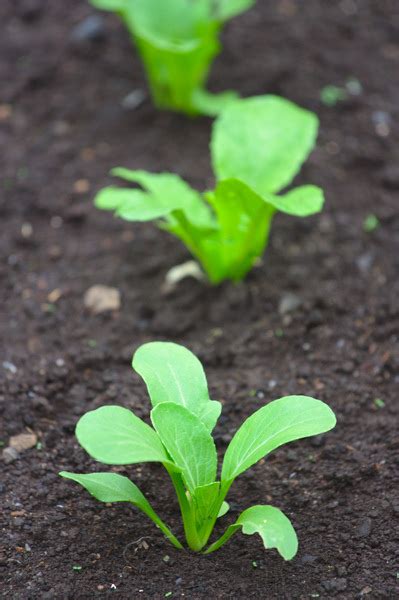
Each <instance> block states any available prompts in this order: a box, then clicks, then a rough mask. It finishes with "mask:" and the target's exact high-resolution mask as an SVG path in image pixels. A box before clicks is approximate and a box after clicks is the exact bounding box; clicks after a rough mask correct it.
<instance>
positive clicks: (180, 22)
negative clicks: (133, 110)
mask: <svg viewBox="0 0 399 600" xmlns="http://www.w3.org/2000/svg"><path fill="white" fill-rule="evenodd" d="M90 2H91V4H93V5H94V6H96V7H97V8H100V9H104V10H109V11H112V12H116V13H117V14H118V15H119V17H120V18H121V19H122V21H123V22H124V24H125V25H126V27H127V29H128V30H129V33H130V35H131V37H132V40H133V42H134V43H135V45H136V47H137V49H138V51H139V53H140V55H141V58H142V61H143V63H144V67H145V70H146V73H147V79H148V84H149V87H150V90H151V94H152V97H153V100H154V103H155V105H156V106H158V107H159V108H166V109H170V110H174V111H178V112H183V113H186V114H188V115H196V114H207V115H210V116H214V115H216V114H217V113H218V112H219V110H220V108H221V107H223V106H224V105H225V104H226V103H228V102H229V101H230V100H231V99H232V98H236V97H237V94H236V93H235V92H223V93H221V94H211V93H209V92H207V91H206V89H205V87H204V86H205V84H206V80H207V77H208V72H209V69H210V66H211V63H212V61H213V59H214V58H215V57H216V55H217V54H219V52H220V49H221V46H220V42H219V35H220V32H221V29H222V27H223V25H224V23H225V22H226V21H228V20H229V19H231V18H232V17H235V16H236V15H238V14H240V13H242V12H244V11H245V10H247V9H248V8H250V7H251V6H252V5H253V4H254V2H255V0H194V1H193V0H90Z"/></svg>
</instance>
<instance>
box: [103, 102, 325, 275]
mask: <svg viewBox="0 0 399 600" xmlns="http://www.w3.org/2000/svg"><path fill="white" fill-rule="evenodd" d="M317 130H318V120H317V117H316V116H315V115H314V114H313V113H311V112H309V111H307V110H304V109H302V108H300V107H298V106H296V105H295V104H293V103H292V102H289V101H288V100H284V99H283V98H279V97H277V96H259V97H255V98H249V99H246V100H236V101H234V102H232V103H231V104H229V106H228V107H226V108H225V109H224V110H223V111H222V113H221V114H220V115H219V117H218V118H217V119H216V121H215V123H214V126H213V131H212V140H211V156H212V165H213V171H214V173H215V179H216V187H215V189H214V190H212V191H206V192H204V193H200V192H198V191H197V190H194V189H193V188H192V187H190V186H189V185H188V184H187V183H186V182H185V181H183V179H181V178H180V177H179V176H178V175H174V174H171V173H148V172H146V171H131V170H129V169H125V168H117V169H113V171H112V173H113V174H114V175H116V176H117V177H120V178H122V179H125V180H126V181H129V182H132V183H135V184H138V185H140V186H141V188H142V189H137V188H136V189H132V188H119V187H114V186H110V187H106V188H104V189H103V190H101V191H100V192H99V193H98V194H97V196H96V198H95V204H96V206H97V207H98V208H100V209H103V210H110V211H113V212H114V214H115V215H116V216H118V217H121V218H122V219H125V220H127V221H152V220H156V222H157V224H158V226H159V227H160V228H161V229H164V230H166V231H169V232H170V233H172V234H173V235H175V236H176V237H178V238H179V239H180V240H181V241H182V242H183V243H184V244H185V245H186V247H187V248H188V250H189V251H190V252H191V254H192V255H193V256H194V257H195V258H196V259H197V260H198V262H199V263H200V264H201V266H202V268H203V270H204V271H205V273H206V275H207V276H208V279H209V281H210V282H211V283H213V284H218V283H220V282H221V281H223V280H226V279H227V280H232V281H240V280H241V279H243V278H244V277H245V275H246V274H247V273H248V271H249V270H250V269H251V268H252V266H253V265H254V263H255V262H256V260H257V259H258V258H259V257H260V256H262V254H263V252H264V249H265V247H266V245H267V242H268V239H269V233H270V228H271V224H272V220H273V217H274V215H275V214H276V212H278V211H280V212H283V213H286V214H288V215H292V216H297V217H307V216H309V215H313V214H315V213H317V212H319V211H320V210H321V209H322V207H323V202H324V197H323V192H322V190H321V189H320V188H318V187H316V186H314V185H301V186H299V187H296V188H294V189H291V190H289V191H286V188H287V186H289V185H290V183H291V182H292V180H293V178H294V177H295V175H297V173H298V172H299V170H300V168H301V165H302V163H303V162H304V161H305V160H306V158H307V157H308V155H309V153H310V152H311V150H312V148H313V146H314V144H315V140H316V136H317ZM282 190H284V191H282Z"/></svg>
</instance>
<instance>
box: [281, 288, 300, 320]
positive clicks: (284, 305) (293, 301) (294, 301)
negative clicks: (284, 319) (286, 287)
mask: <svg viewBox="0 0 399 600" xmlns="http://www.w3.org/2000/svg"><path fill="white" fill-rule="evenodd" d="M301 305H302V299H301V298H300V297H299V296H297V295H296V294H293V293H292V292H287V293H286V294H284V295H283V296H282V297H281V299H280V302H279V305H278V312H279V313H280V315H285V314H287V313H290V312H293V311H294V310H296V309H297V308H299V307H300V306H301Z"/></svg>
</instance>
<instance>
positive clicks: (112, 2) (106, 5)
mask: <svg viewBox="0 0 399 600" xmlns="http://www.w3.org/2000/svg"><path fill="white" fill-rule="evenodd" d="M89 2H90V4H92V5H93V6H95V7H96V8H101V9H102V10H111V11H115V12H117V11H120V10H123V9H124V7H125V2H126V0H89Z"/></svg>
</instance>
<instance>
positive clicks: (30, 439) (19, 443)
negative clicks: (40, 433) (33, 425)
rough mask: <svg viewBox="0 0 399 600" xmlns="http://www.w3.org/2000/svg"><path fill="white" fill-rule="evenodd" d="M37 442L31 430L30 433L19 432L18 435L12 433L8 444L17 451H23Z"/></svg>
mask: <svg viewBox="0 0 399 600" xmlns="http://www.w3.org/2000/svg"><path fill="white" fill-rule="evenodd" d="M36 444H37V435H36V434H35V433H33V432H31V433H19V434H18V435H13V436H12V437H10V441H9V445H10V447H11V448H14V450H16V451H17V452H23V451H24V450H29V449H30V448H33V447H34V446H36Z"/></svg>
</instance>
